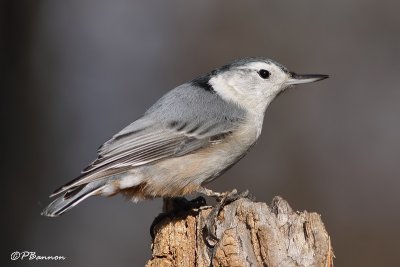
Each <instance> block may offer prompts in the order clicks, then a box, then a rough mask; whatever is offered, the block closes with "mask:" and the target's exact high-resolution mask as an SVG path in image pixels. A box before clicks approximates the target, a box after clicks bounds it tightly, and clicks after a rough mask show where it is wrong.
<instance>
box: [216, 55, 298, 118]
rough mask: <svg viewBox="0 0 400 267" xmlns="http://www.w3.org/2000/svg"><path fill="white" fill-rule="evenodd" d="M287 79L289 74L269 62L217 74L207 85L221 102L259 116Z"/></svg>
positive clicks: (251, 64) (284, 85)
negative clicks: (241, 107) (227, 101)
mask: <svg viewBox="0 0 400 267" xmlns="http://www.w3.org/2000/svg"><path fill="white" fill-rule="evenodd" d="M290 79H291V77H290V74H289V73H288V72H285V71H283V70H282V69H281V68H280V67H279V66H277V65H275V64H274V63H272V62H271V63H268V62H250V63H247V64H245V65H241V66H235V67H233V68H231V69H230V70H229V71H225V72H221V73H219V74H217V75H216V76H215V77H213V78H211V79H210V81H209V83H210V84H211V85H212V86H213V88H214V90H215V91H216V92H217V93H218V94H219V95H220V96H221V97H223V98H224V99H226V100H230V101H233V102H236V103H237V104H238V105H240V106H243V107H244V108H246V109H247V110H249V111H254V112H257V113H258V112H264V111H265V109H266V107H267V106H268V104H269V103H270V102H271V101H272V100H273V99H274V97H275V96H276V95H277V94H278V93H279V92H280V91H282V90H284V89H285V88H286V87H287V86H288V85H289V81H290Z"/></svg>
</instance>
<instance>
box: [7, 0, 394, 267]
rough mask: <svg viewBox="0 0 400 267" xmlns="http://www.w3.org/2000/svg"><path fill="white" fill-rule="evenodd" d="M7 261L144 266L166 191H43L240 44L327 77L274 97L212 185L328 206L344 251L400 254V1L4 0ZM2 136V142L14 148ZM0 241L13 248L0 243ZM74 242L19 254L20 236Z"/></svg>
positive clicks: (374, 258)
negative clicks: (49, 214)
mask: <svg viewBox="0 0 400 267" xmlns="http://www.w3.org/2000/svg"><path fill="white" fill-rule="evenodd" d="M1 8H2V25H1V34H2V36H1V37H0V38H1V46H2V47H1V51H2V55H1V57H2V58H1V62H2V63H3V64H2V82H1V92H2V99H3V100H2V105H1V109H2V112H1V113H2V116H3V117H4V118H3V120H2V136H3V138H2V147H3V151H2V152H3V156H4V158H3V164H2V165H3V171H5V173H3V175H2V179H1V180H2V184H3V185H4V188H3V190H2V194H1V197H2V200H3V201H2V221H3V223H2V224H3V227H2V231H4V233H3V234H2V238H1V239H2V243H3V242H4V243H3V245H2V247H3V249H2V254H3V256H4V257H2V258H3V260H4V259H5V265H2V266H7V265H10V266H11V265H12V266H17V265H20V266H30V265H41V266H43V265H49V266H50V265H51V266H53V265H56V264H57V265H63V266H98V267H101V266H143V265H144V264H145V262H146V261H147V259H149V257H150V244H151V239H150V235H149V226H150V224H151V222H152V220H153V219H154V218H155V216H156V215H157V214H158V213H159V212H160V210H161V200H159V199H157V200H153V201H146V202H142V203H139V204H131V203H129V202H126V201H125V200H124V199H123V198H122V197H113V198H110V199H106V198H92V199H89V200H88V201H85V202H84V203H82V204H81V205H79V206H78V207H77V208H75V209H73V210H72V211H71V212H70V213H68V214H66V215H65V216H63V217H60V218H55V219H51V218H45V217H42V216H40V212H41V210H42V209H43V208H44V207H45V205H46V204H48V203H49V199H48V198H47V196H48V195H49V194H50V193H51V192H52V191H53V190H54V189H55V188H57V187H59V186H60V185H62V184H64V183H66V182H67V181H69V180H71V179H72V178H74V177H75V176H77V175H78V174H79V173H80V171H81V170H82V169H83V168H84V167H85V166H86V165H87V164H88V163H90V162H91V161H92V160H93V159H94V158H95V157H96V149H97V147H98V146H99V145H100V144H102V143H103V142H104V141H106V140H107V139H108V138H109V137H111V136H112V135H113V134H114V133H116V132H117V131H118V130H120V129H121V128H122V127H124V126H126V125H127V124H128V123H130V122H131V121H133V120H135V119H137V118H138V117H139V116H141V115H142V114H143V113H144V111H145V110H146V108H148V107H149V106H150V105H151V104H153V103H154V102H155V101H156V100H157V99H158V98H159V97H160V96H161V95H163V94H164V93H166V92H167V91H168V90H170V89H172V88H174V87H175V86H177V85H179V84H181V83H184V82H186V81H189V80H191V79H193V78H194V77H196V76H198V75H200V74H202V73H205V72H208V71H209V70H211V69H213V68H216V67H219V66H221V65H224V64H227V63H229V62H231V61H233V60H234V59H238V58H241V57H246V56H265V57H271V58H273V59H275V60H277V61H279V62H280V63H282V64H283V65H285V66H287V67H288V68H289V69H290V70H293V71H296V72H299V73H325V74H330V75H331V78H330V79H328V80H326V81H323V82H319V83H315V84H309V85H302V86H298V87H297V88H296V89H293V90H289V91H287V92H285V93H284V94H283V95H280V97H279V98H278V99H276V101H274V102H273V103H272V105H271V106H270V107H269V108H268V110H267V114H266V117H265V121H264V129H263V133H262V136H261V138H260V140H259V142H258V144H257V145H256V146H255V147H254V148H253V150H252V151H251V152H250V153H249V154H248V156H247V157H245V158H244V159H243V160H242V161H241V162H240V163H239V164H237V165H236V166H235V167H233V168H232V169H231V170H230V171H229V172H227V173H226V174H224V175H223V177H221V178H220V179H218V180H217V181H215V182H213V183H212V184H210V187H211V188H212V189H214V190H218V191H225V190H230V189H232V188H237V189H238V190H245V189H249V190H250V191H251V192H252V194H253V195H255V196H256V198H257V200H259V201H265V202H267V203H270V201H271V200H272V198H273V196H275V195H280V196H282V197H284V198H286V199H287V200H288V201H289V203H291V205H292V206H293V208H294V209H295V210H305V209H306V210H308V211H316V212H318V213H320V214H321V216H322V219H323V221H324V222H325V224H326V227H327V230H328V232H329V233H330V234H331V238H332V242H333V247H334V250H335V254H336V257H337V258H336V261H335V263H336V265H337V266H395V265H397V264H398V251H399V249H400V247H399V245H398V239H399V238H400V228H399V225H400V212H399V211H400V208H399V203H400V179H399V178H400V164H399V163H400V162H399V159H400V138H399V137H400V120H399V115H400V90H399V89H400V86H399V77H398V76H399V69H400V52H399V48H400V27H399V26H400V16H399V15H398V10H399V8H400V3H399V2H398V1H389V0H385V1H378V0H353V1H345V0H339V1H320V0H307V1H289V0H285V1H232V0H229V1H228V0H227V1H212V0H207V1H206V0H203V1H183V0H181V1H161V0H151V1H129V0H114V1H106V0H97V1H89V0H79V1H78V0H72V1H52V0H37V1H13V0H9V1H2V3H1ZM4 149H5V151H4ZM4 247H5V248H4ZM16 250H18V251H23V250H28V251H35V252H36V253H37V254H38V255H62V256H66V257H67V260H66V261H64V262H56V263H54V262H53V263H51V262H49V263H46V262H30V261H23V262H21V261H17V262H12V261H10V254H11V252H13V251H16Z"/></svg>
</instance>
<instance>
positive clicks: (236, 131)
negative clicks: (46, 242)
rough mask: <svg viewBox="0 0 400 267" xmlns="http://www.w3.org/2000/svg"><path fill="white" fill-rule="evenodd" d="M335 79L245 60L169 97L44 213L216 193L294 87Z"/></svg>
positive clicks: (105, 148) (110, 144) (104, 149)
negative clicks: (97, 199) (101, 201)
mask: <svg viewBox="0 0 400 267" xmlns="http://www.w3.org/2000/svg"><path fill="white" fill-rule="evenodd" d="M326 78H328V76H327V75H321V74H308V75H298V74H295V73H293V72H289V71H288V70H287V69H286V68H285V67H284V66H282V65H281V64H279V63H277V62H275V61H273V60H270V59H265V58H245V59H241V60H238V61H235V62H234V63H232V64H230V65H226V66H223V67H221V68H219V69H216V70H214V71H212V72H210V73H208V74H206V75H203V76H201V77H199V78H197V79H194V80H193V81H191V82H188V83H185V84H183V85H180V86H178V87H176V88H175V89H173V90H171V91H170V92H168V93H167V94H166V95H164V96H163V97H162V98H161V99H159V100H158V101H157V102H156V103H155V104H154V105H153V106H152V107H151V108H150V109H149V110H147V112H146V113H145V114H144V115H143V116H142V117H141V118H139V119H138V120H136V121H134V122H133V123H131V124H130V125H128V126H127V127H125V128H124V129H123V130H121V131H120V132H119V133H117V134H116V135H114V136H113V137H112V138H111V139H110V140H108V141H107V142H105V143H104V144H103V145H102V146H101V147H100V148H99V149H98V157H97V159H96V160H95V161H94V162H93V163H92V164H90V165H89V166H88V167H87V168H86V169H84V170H83V171H82V173H81V175H80V176H79V177H77V178H76V179H74V180H72V181H71V182H69V183H67V184H66V185H64V186H62V187H61V188H59V189H57V190H56V191H55V192H54V193H53V194H52V195H51V197H53V196H58V198H57V199H56V200H54V201H53V202H52V203H51V204H49V205H48V207H46V209H45V210H44V211H43V212H42V214H43V215H46V216H59V215H61V214H63V213H64V212H66V211H68V210H69V209H71V208H72V207H74V206H75V205H77V204H79V203H80V202H81V201H83V200H84V199H86V198H88V197H90V196H94V195H102V196H111V195H114V194H117V193H122V194H124V195H126V196H127V197H129V198H130V199H132V200H134V201H138V200H142V199H147V198H154V197H176V196H182V195H186V194H190V193H192V192H201V193H207V194H213V192H212V191H211V190H208V189H205V188H204V187H203V186H204V185H205V184H206V183H208V182H210V181H212V180H213V179H215V178H217V177H218V176H220V175H221V174H222V173H223V172H224V171H226V170H227V169H228V168H229V167H231V166H232V165H233V164H235V163H236V162H238V161H239V160H240V159H241V158H242V157H243V156H245V155H246V153H247V152H248V151H249V149H250V148H251V147H252V145H253V144H254V143H255V142H256V140H257V139H258V137H259V136H260V133H261V129H262V124H263V118H264V113H265V110H266V108H267V107H268V105H269V104H270V103H271V101H272V100H273V99H274V98H275V97H276V96H277V95H278V94H279V93H280V92H282V91H283V90H285V89H286V88H287V87H289V86H291V85H295V84H300V83H309V82H315V81H319V80H323V79H326Z"/></svg>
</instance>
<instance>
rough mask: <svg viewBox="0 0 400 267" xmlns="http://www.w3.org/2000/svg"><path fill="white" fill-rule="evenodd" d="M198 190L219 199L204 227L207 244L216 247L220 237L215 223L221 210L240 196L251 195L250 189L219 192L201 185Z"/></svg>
mask: <svg viewBox="0 0 400 267" xmlns="http://www.w3.org/2000/svg"><path fill="white" fill-rule="evenodd" d="M198 192H199V193H202V194H204V195H206V196H210V197H215V198H216V199H217V204H216V205H215V206H214V207H213V208H212V210H211V212H210V213H209V214H208V216H207V218H206V221H205V227H204V234H205V238H206V241H207V244H208V245H209V246H210V247H214V246H215V244H216V243H217V241H218V238H217V236H216V225H215V224H216V220H217V217H218V215H219V213H220V211H221V210H222V209H223V208H224V207H225V205H227V204H229V203H231V202H234V201H235V200H237V199H239V198H244V197H249V191H248V190H246V191H244V192H241V193H238V192H237V190H236V189H233V190H232V191H231V192H224V193H218V192H214V191H212V190H210V189H207V188H204V187H201V188H200V189H199V191H198Z"/></svg>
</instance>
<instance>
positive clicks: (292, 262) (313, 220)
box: [147, 197, 334, 267]
mask: <svg viewBox="0 0 400 267" xmlns="http://www.w3.org/2000/svg"><path fill="white" fill-rule="evenodd" d="M210 211H211V207H202V208H200V209H192V210H189V211H187V212H185V213H184V214H183V215H182V214H181V216H175V217H174V216H172V218H171V217H166V218H164V219H162V220H161V221H160V222H158V224H157V225H156V226H155V228H154V230H155V238H154V240H153V244H152V250H153V255H152V258H151V259H150V260H149V261H148V263H147V266H148V267H156V266H157V267H161V266H162V267H164V266H171V267H172V266H177V267H178V266H183V267H191V266H269V267H274V266H333V257H334V255H333V250H332V246H331V242H330V237H329V235H328V233H327V232H326V230H325V227H324V224H323V223H322V221H321V217H320V216H319V215H318V214H317V213H313V212H312V213H309V212H307V211H303V212H297V211H293V210H292V208H291V207H290V206H289V204H288V203H287V202H286V201H285V200H283V199H282V198H280V197H275V198H274V199H273V201H272V203H271V205H270V206H268V205H267V204H265V203H261V202H252V201H251V200H249V199H239V200H237V201H234V202H232V203H230V204H228V205H227V206H225V207H224V209H223V210H222V211H221V212H220V213H219V216H218V219H217V224H216V234H217V237H218V242H217V243H216V244H215V246H214V247H213V248H210V247H208V246H207V245H206V243H205V239H204V234H203V233H204V231H203V227H204V222H205V219H206V218H207V215H208V214H209V213H210ZM211 263H212V264H211Z"/></svg>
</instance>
